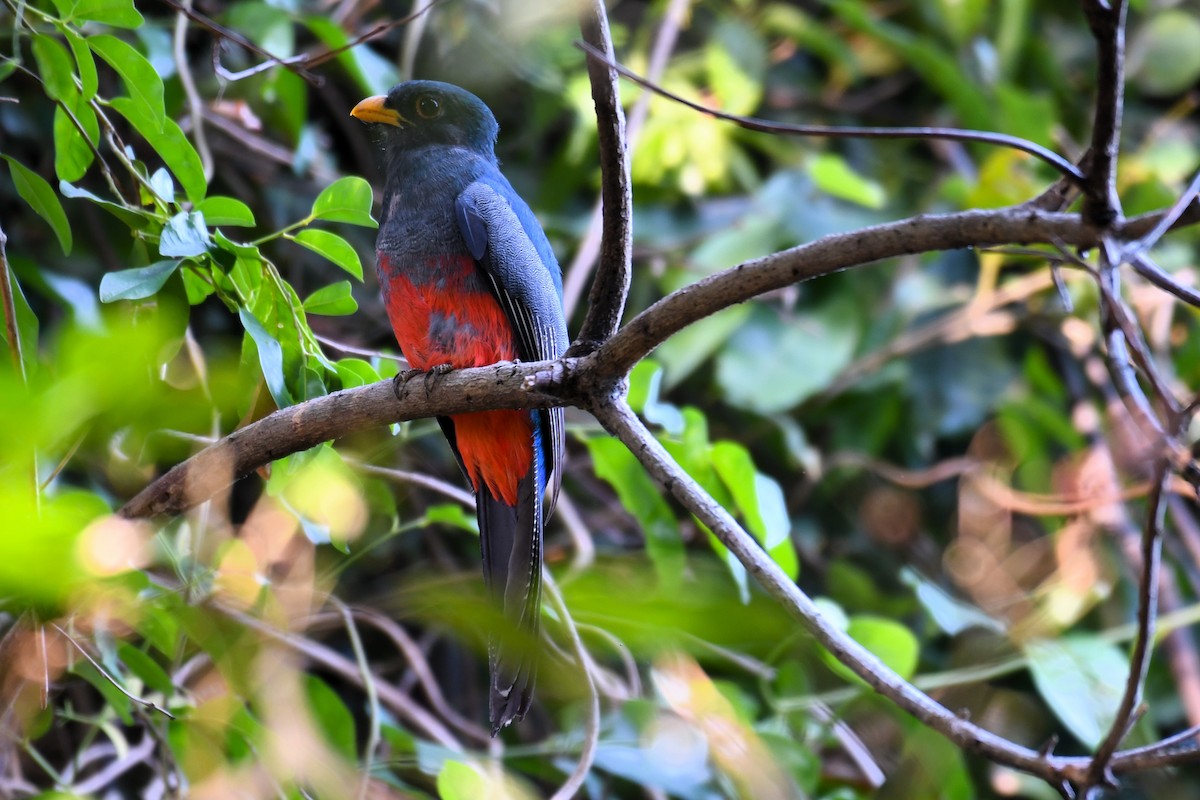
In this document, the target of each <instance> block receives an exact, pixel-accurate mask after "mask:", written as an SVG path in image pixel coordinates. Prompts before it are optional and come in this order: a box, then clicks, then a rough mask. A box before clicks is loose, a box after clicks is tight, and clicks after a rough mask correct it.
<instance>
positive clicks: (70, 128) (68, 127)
mask: <svg viewBox="0 0 1200 800" xmlns="http://www.w3.org/2000/svg"><path fill="white" fill-rule="evenodd" d="M66 105H67V106H68V107H69V108H70V113H69V114H68V112H67V109H65V108H63V107H62V106H59V105H56V106H55V107H54V174H55V175H57V176H58V179H59V180H60V181H77V180H79V179H80V178H82V177H83V176H84V174H85V173H86V172H87V171H88V167H90V166H91V165H92V161H93V160H94V159H95V158H96V152H95V150H94V149H93V148H92V146H91V145H89V144H88V142H89V141H90V142H91V143H92V144H95V143H96V142H99V141H100V124H99V122H98V121H97V119H96V112H95V111H93V110H92V107H91V106H90V105H88V102H87V101H86V100H84V99H83V96H82V95H78V96H76V98H75V101H74V105H71V104H70V103H67V104H66ZM72 116H74V117H75V120H76V121H78V123H79V127H82V128H83V130H84V131H85V132H86V135H87V139H85V138H84V133H80V131H79V127H76V125H75V122H72V120H71V117H72ZM60 191H61V188H60ZM63 194H64V196H65V195H66V192H63Z"/></svg>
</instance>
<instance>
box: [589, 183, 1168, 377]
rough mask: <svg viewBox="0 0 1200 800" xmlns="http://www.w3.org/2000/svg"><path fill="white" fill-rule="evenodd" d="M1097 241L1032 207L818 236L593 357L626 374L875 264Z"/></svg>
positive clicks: (1133, 228) (701, 289) (1078, 223)
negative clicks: (749, 310)
mask: <svg viewBox="0 0 1200 800" xmlns="http://www.w3.org/2000/svg"><path fill="white" fill-rule="evenodd" d="M1160 216H1161V215H1153V216H1146V217H1139V218H1137V219H1135V220H1130V221H1129V222H1128V224H1127V225H1125V226H1124V227H1123V228H1121V231H1120V234H1121V236H1122V238H1124V237H1125V236H1138V235H1141V234H1140V233H1139V232H1141V231H1149V230H1151V229H1153V227H1154V225H1155V223H1156V222H1157V220H1158V219H1159V218H1160ZM1098 241H1099V240H1098V238H1097V236H1096V232H1095V231H1094V229H1092V228H1091V227H1090V226H1087V225H1084V224H1083V222H1082V220H1081V219H1080V217H1079V215H1078V214H1055V213H1049V212H1045V211H1041V210H1038V209H1035V208H1032V207H1029V206H1013V207H1010V208H1003V209H996V210H988V211H963V212H959V213H956V214H940V215H936V216H932V215H930V216H919V217H911V218H909V219H905V220H900V221H899V222H889V223H886V224H883V225H876V226H873V227H870V228H864V229H861V230H857V231H851V232H848V233H839V234H833V235H831V236H823V237H821V238H820V239H817V240H816V241H813V242H809V243H807V244H802V245H800V246H798V247H793V248H792V249H790V250H783V251H781V252H779V253H775V254H773V255H769V256H766V257H764V258H760V259H756V260H754V261H747V262H746V263H744V264H739V265H738V266H736V267H733V268H732V269H728V270H725V271H724V272H719V273H716V274H715V275H711V276H709V277H707V278H705V279H703V280H701V281H698V282H696V283H694V284H692V285H690V286H685V287H684V288H683V289H680V290H678V291H676V292H673V293H672V294H670V295H668V296H667V297H664V298H663V299H662V300H659V301H658V302H657V303H655V304H654V305H652V306H651V307H650V308H648V309H646V310H645V311H643V312H642V313H641V314H639V315H638V316H636V317H635V318H634V319H633V320H631V321H630V322H629V323H628V324H627V325H625V326H624V327H623V328H622V329H621V330H620V332H619V333H617V335H616V336H615V337H613V339H612V340H610V341H609V342H607V343H605V344H604V346H603V347H601V348H600V350H598V351H597V353H596V355H597V356H598V357H599V359H600V360H601V361H603V362H604V363H606V364H609V365H610V366H611V368H612V369H614V370H620V371H621V374H624V372H626V371H628V370H630V369H632V368H633V366H634V364H636V363H637V362H638V361H640V360H641V359H642V358H644V357H645V356H646V355H648V354H649V353H650V352H651V351H652V350H653V349H654V348H655V347H657V346H658V345H659V344H661V343H662V342H664V341H666V340H667V339H668V338H669V337H670V336H672V335H673V334H675V333H677V332H678V331H680V330H682V329H683V328H685V327H686V326H688V325H690V324H691V323H693V322H695V321H697V320H699V319H702V318H704V317H706V316H708V315H709V314H713V313H715V312H717V311H720V310H721V309H722V308H726V307H728V306H731V305H733V304H735V303H742V302H745V301H746V300H749V299H750V298H751V297H754V296H756V295H759V294H763V293H764V292H770V291H774V290H776V289H781V288H783V287H784V286H789V285H791V284H794V283H798V282H800V281H805V280H809V279H811V278H815V277H818V276H821V275H827V274H829V273H831V272H837V271H839V270H843V269H847V268H848V267H850V266H858V265H861V264H867V263H870V262H872V261H878V260H880V259H885V258H895V257H897V256H902V255H912V254H916V253H926V252H930V251H932V250H955V249H960V248H966V247H991V246H995V245H999V244H1014V243H1016V244H1033V243H1048V242H1063V243H1066V244H1070V245H1075V246H1076V247H1085V248H1086V247H1094V246H1096V245H1097V244H1098Z"/></svg>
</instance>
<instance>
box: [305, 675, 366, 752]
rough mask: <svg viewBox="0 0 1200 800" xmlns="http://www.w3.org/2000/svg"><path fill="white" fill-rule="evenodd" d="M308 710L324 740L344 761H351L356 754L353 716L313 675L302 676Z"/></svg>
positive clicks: (331, 691)
mask: <svg viewBox="0 0 1200 800" xmlns="http://www.w3.org/2000/svg"><path fill="white" fill-rule="evenodd" d="M304 688H305V694H307V695H308V708H309V710H310V711H311V712H312V714H313V718H314V719H315V720H316V721H317V725H318V727H320V729H321V733H323V734H324V735H325V740H326V741H327V742H329V744H331V745H332V746H333V749H334V751H335V752H337V753H340V754H341V755H342V756H343V757H344V758H345V759H346V760H348V761H353V760H354V759H355V757H356V756H357V753H358V745H357V744H356V743H355V737H354V716H353V715H352V714H351V713H350V711H349V709H347V708H346V704H345V703H343V702H342V699H341V698H340V697H338V695H337V692H335V691H333V689H330V688H329V684H327V683H325V682H324V681H323V680H321V679H320V678H318V677H317V676H315V675H305V676H304Z"/></svg>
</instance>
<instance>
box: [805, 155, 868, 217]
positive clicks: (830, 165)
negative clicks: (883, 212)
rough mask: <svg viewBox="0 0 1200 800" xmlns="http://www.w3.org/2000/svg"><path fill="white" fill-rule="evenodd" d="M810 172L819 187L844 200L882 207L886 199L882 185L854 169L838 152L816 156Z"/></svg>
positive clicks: (810, 165) (810, 166)
mask: <svg viewBox="0 0 1200 800" xmlns="http://www.w3.org/2000/svg"><path fill="white" fill-rule="evenodd" d="M808 172H809V174H810V175H811V176H812V179H813V182H814V183H815V184H816V185H817V188H818V189H820V190H821V191H823V192H828V193H829V194H831V195H833V196H834V197H838V198H841V199H842V200H848V201H850V202H851V203H858V204H859V205H860V206H866V207H867V208H882V207H883V203H884V200H886V197H885V196H884V193H883V187H882V186H880V185H879V184H878V183H876V182H875V181H872V180H869V179H867V178H864V177H863V176H861V175H859V174H858V173H857V172H855V171H854V170H852V169H851V168H850V165H849V164H847V163H846V161H845V159H843V158H842V157H841V156H839V155H837V154H836V153H822V154H821V155H819V156H817V157H816V158H814V159H813V160H812V162H811V163H810V164H809V165H808Z"/></svg>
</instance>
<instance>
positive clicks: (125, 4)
mask: <svg viewBox="0 0 1200 800" xmlns="http://www.w3.org/2000/svg"><path fill="white" fill-rule="evenodd" d="M73 16H74V17H75V18H76V19H85V20H90V21H92V22H103V23H104V24H106V25H111V26H113V27H114V28H138V27H141V25H142V23H143V22H144V21H145V20H144V19H142V15H141V14H139V13H138V11H137V9H136V8H134V7H133V0H79V1H78V2H77V3H76V4H75V11H74V13H73Z"/></svg>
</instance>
